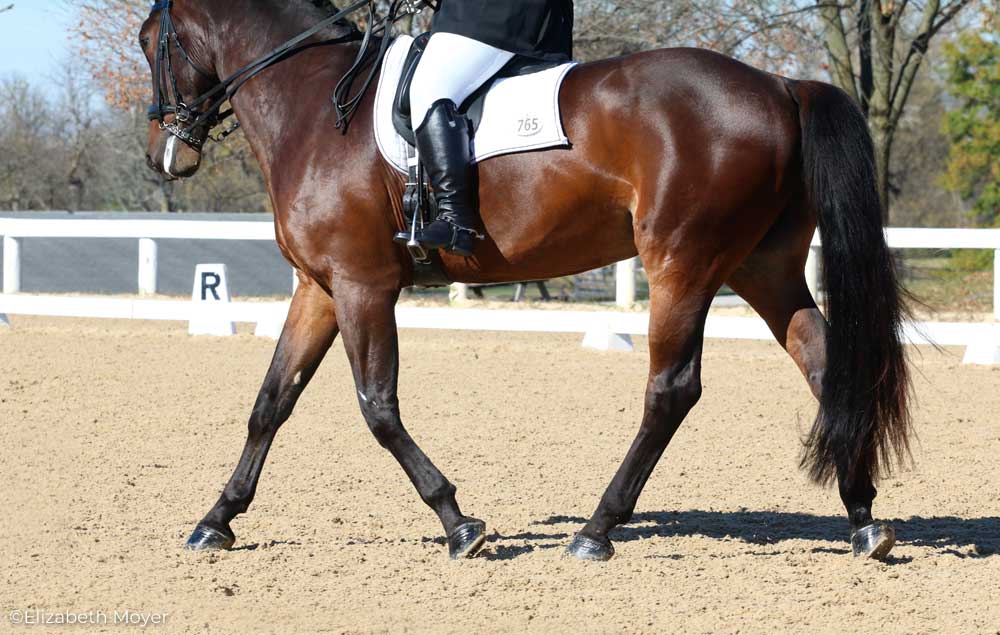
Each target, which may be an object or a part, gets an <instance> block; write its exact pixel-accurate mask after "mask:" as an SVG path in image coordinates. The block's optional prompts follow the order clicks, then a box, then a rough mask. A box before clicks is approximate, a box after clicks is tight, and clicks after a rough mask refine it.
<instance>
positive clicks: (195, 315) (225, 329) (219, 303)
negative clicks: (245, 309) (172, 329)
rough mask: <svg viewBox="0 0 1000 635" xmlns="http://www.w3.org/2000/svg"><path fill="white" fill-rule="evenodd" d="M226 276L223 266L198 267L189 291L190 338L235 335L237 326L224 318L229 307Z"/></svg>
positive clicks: (227, 277)
mask: <svg viewBox="0 0 1000 635" xmlns="http://www.w3.org/2000/svg"><path fill="white" fill-rule="evenodd" d="M230 302H231V298H230V297H229V276H228V275H227V270H226V265H224V264H213V265H198V266H197V267H196V268H195V270H194V289H193V290H192V291H191V321H190V323H189V324H188V333H189V334H190V335H218V336H228V335H236V324H235V323H233V322H232V321H230V320H229V319H228V318H227V317H226V309H227V308H228V307H229V305H230Z"/></svg>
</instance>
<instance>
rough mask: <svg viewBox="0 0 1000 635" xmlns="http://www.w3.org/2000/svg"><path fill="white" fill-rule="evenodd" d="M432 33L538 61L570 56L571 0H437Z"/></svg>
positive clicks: (568, 57) (571, 51)
mask: <svg viewBox="0 0 1000 635" xmlns="http://www.w3.org/2000/svg"><path fill="white" fill-rule="evenodd" d="M432 30H433V32H435V33H438V32H441V33H455V34H456V35H464V36H465V37H469V38H472V39H474V40H479V41H480V42H483V43H485V44H489V45H490V46H495V47H497V48H499V49H503V50H505V51H509V52H511V53H516V54H518V55H524V56H527V57H532V58H535V59H540V60H548V61H567V60H570V59H572V57H573V0H441V8H440V9H439V10H438V13H437V15H436V16H435V17H434V25H433V29H432Z"/></svg>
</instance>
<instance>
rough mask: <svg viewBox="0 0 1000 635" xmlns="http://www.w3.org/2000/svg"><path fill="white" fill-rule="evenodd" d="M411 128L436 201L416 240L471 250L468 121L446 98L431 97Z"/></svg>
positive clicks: (473, 234) (472, 191)
mask: <svg viewBox="0 0 1000 635" xmlns="http://www.w3.org/2000/svg"><path fill="white" fill-rule="evenodd" d="M414 133H415V134H416V137H417V150H418V151H419V152H420V161H421V162H422V163H423V164H424V169H425V170H426V171H427V178H428V179H429V180H430V183H431V187H432V188H433V190H434V200H435V201H437V206H438V216H437V219H436V220H435V221H434V222H433V223H431V224H430V225H428V226H427V227H425V228H424V230H423V231H422V232H420V233H419V234H418V236H417V240H418V241H419V242H420V244H421V245H423V246H424V247H427V248H430V249H444V250H445V251H450V252H452V253H455V254H458V255H460V256H471V255H472V249H473V247H474V245H475V239H476V238H477V237H479V235H480V234H479V232H478V231H476V230H475V229H474V227H476V225H477V223H478V218H477V217H478V214H477V212H476V194H477V192H476V189H475V176H476V174H475V167H474V166H473V164H472V148H471V147H470V142H469V137H470V134H469V121H468V119H466V118H465V117H464V116H463V115H461V114H459V112H458V107H457V106H455V104H454V102H452V101H451V100H450V99H441V100H438V101H436V102H434V105H433V106H431V109H430V111H428V113H427V118H426V119H424V122H423V123H422V124H421V125H420V127H419V128H417V129H416V130H415V131H414Z"/></svg>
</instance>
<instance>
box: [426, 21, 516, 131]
mask: <svg viewBox="0 0 1000 635" xmlns="http://www.w3.org/2000/svg"><path fill="white" fill-rule="evenodd" d="M513 57H514V54H513V53H509V52H507V51H504V50H502V49H498V48H495V47H493V46H490V45H489V44H483V43H482V42H480V41H478V40H473V39H471V38H467V37H463V36H461V35H455V34H454V33H435V34H434V35H432V36H431V39H430V42H428V43H427V48H426V49H424V54H423V57H421V58H420V64H419V65H418V66H417V70H416V72H415V73H414V75H413V83H412V84H411V85H410V117H411V120H412V121H413V128H414V130H416V129H417V128H419V127H420V124H422V123H423V122H424V119H425V118H426V117H427V111H428V110H430V109H431V106H433V105H434V102H436V101H438V100H441V99H450V100H452V101H453V102H455V104H456V105H458V106H461V105H462V102H463V101H465V100H466V99H467V98H468V97H469V95H471V94H472V93H474V92H476V90H477V89H478V88H479V87H480V86H482V85H483V84H485V83H486V81H487V80H488V79H489V78H491V77H493V76H494V75H496V74H497V72H498V71H499V70H500V69H501V68H503V67H504V65H505V64H506V63H507V62H509V61H510V60H511V58H513Z"/></svg>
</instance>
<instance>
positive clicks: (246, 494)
mask: <svg viewBox="0 0 1000 635" xmlns="http://www.w3.org/2000/svg"><path fill="white" fill-rule="evenodd" d="M300 278H303V277H301V276H300ZM336 337H337V317H336V314H335V313H334V309H333V301H332V300H331V299H330V297H329V296H328V295H327V294H326V292H324V291H323V290H322V289H321V288H320V287H319V286H318V285H317V284H316V283H315V282H313V281H312V280H309V279H302V282H301V284H300V285H299V288H298V289H297V290H296V292H295V295H294V297H293V298H292V304H291V307H290V309H289V312H288V319H287V320H286V321H285V327H284V329H283V330H282V332H281V337H280V339H279V340H278V346H277V348H276V350H275V352H274V358H273V359H272V360H271V367H270V369H268V371H267V376H266V377H265V379H264V384H263V386H261V389H260V392H259V394H258V395H257V402H256V404H255V405H254V408H253V412H252V413H251V415H250V422H249V425H248V432H247V440H246V445H245V446H244V448H243V455H242V456H241V457H240V462H239V464H238V465H237V466H236V470H235V471H234V472H233V475H232V477H231V478H230V479H229V483H228V484H227V485H226V487H225V489H224V490H223V491H222V496H220V497H219V500H218V502H217V503H215V506H214V507H212V509H211V511H209V512H208V514H207V515H206V516H205V518H203V519H202V521H201V522H200V523H198V526H197V527H196V528H195V531H194V533H193V534H192V535H191V537H190V538H189V539H188V542H187V546H188V548H190V549H226V548H229V547H230V546H232V544H233V542H234V541H235V540H236V537H235V535H234V534H233V531H232V529H231V528H230V527H229V523H230V521H231V520H232V519H233V518H234V517H236V515H237V514H242V513H243V512H245V511H246V510H247V508H248V507H249V506H250V502H251V501H252V500H253V497H254V492H256V490H257V482H258V480H259V479H260V473H261V469H262V468H263V467H264V460H265V459H266V458H267V452H268V450H269V449H270V447H271V442H272V441H273V440H274V435H275V433H277V431H278V428H279V427H281V424H283V423H284V422H285V421H287V420H288V417H289V416H290V415H291V414H292V408H293V407H294V406H295V402H296V401H297V400H298V398H299V395H301V394H302V391H303V390H304V389H305V387H306V384H308V383H309V380H310V379H311V378H312V376H313V374H314V373H315V372H316V369H317V368H318V367H319V364H320V362H321V361H323V356H324V355H325V354H326V351H327V350H328V349H329V348H330V345H331V344H333V340H334V338H336Z"/></svg>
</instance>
